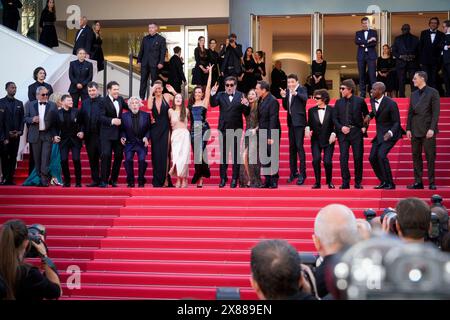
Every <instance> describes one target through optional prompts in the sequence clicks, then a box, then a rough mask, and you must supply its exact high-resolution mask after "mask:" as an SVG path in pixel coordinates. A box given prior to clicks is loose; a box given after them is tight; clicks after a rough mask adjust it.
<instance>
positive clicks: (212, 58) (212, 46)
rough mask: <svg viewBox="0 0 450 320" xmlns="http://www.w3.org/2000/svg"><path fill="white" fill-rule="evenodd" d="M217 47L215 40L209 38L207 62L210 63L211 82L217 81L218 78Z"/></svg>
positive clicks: (218, 57) (218, 58)
mask: <svg viewBox="0 0 450 320" xmlns="http://www.w3.org/2000/svg"><path fill="white" fill-rule="evenodd" d="M216 48H217V40H216V39H211V40H209V49H208V61H209V64H211V65H212V68H213V69H212V81H211V83H212V84H215V83H216V82H219V78H220V56H219V52H217V51H216Z"/></svg>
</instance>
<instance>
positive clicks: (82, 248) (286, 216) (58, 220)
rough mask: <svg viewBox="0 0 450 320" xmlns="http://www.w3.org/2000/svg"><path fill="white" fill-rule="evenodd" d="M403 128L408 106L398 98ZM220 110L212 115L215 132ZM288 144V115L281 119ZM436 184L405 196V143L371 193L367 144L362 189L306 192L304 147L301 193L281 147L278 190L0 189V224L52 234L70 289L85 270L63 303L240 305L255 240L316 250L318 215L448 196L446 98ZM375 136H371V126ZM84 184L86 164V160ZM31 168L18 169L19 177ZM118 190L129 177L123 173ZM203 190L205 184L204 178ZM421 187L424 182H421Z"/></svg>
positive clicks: (449, 115) (449, 118) (247, 294)
mask: <svg viewBox="0 0 450 320" xmlns="http://www.w3.org/2000/svg"><path fill="white" fill-rule="evenodd" d="M398 101H399V105H400V108H401V114H402V125H403V126H404V123H405V115H406V109H407V100H405V99H398ZM217 116H218V111H217V109H213V111H210V112H209V121H210V123H211V125H212V127H213V128H214V127H216V124H217ZM281 117H282V120H281V121H282V124H283V126H284V129H283V130H284V132H283V137H286V136H287V128H286V126H285V123H286V120H285V117H286V113H285V112H284V110H283V111H281ZM439 127H440V130H441V133H440V134H439V136H438V155H437V163H436V170H437V172H436V176H437V179H436V182H437V185H438V188H439V189H438V190H437V191H435V192H432V191H429V190H418V191H409V190H406V189H405V187H404V186H405V185H406V184H409V183H411V182H412V181H413V172H412V164H411V155H410V150H411V149H410V144H409V142H408V141H406V140H404V141H401V142H399V143H398V144H397V146H396V147H395V148H394V149H393V151H392V152H391V156H390V159H391V165H392V168H393V173H394V176H395V180H396V183H397V186H398V189H397V190H395V191H377V190H373V188H372V187H373V186H374V185H375V184H377V182H378V181H376V179H375V177H374V174H373V172H372V170H371V169H370V165H369V163H368V160H367V158H368V154H369V150H370V144H369V140H366V153H365V156H364V158H365V173H364V177H365V178H364V181H363V182H364V186H365V189H364V190H354V189H351V190H333V191H329V190H328V189H322V190H311V188H310V186H311V185H312V184H313V183H314V178H313V172H312V165H311V163H310V161H311V156H310V147H309V141H308V140H306V141H307V142H306V144H307V146H306V152H307V154H308V156H307V161H308V164H307V167H308V178H307V185H306V186H301V187H297V186H295V185H289V186H288V185H286V179H287V177H288V174H289V169H288V167H289V164H288V149H287V140H286V139H283V145H282V148H281V149H282V150H281V160H282V163H281V170H280V173H281V178H280V184H281V186H280V188H279V189H277V190H253V189H234V190H232V189H229V188H228V187H227V188H225V189H219V188H218V187H217V185H216V184H217V183H218V166H217V165H214V166H213V168H212V171H213V176H214V177H213V178H212V179H210V180H208V184H212V185H211V186H207V187H205V188H204V189H196V188H194V187H192V186H191V187H190V188H188V189H153V188H151V187H148V188H145V189H127V188H124V186H123V185H122V188H117V189H112V188H108V189H88V188H82V189H75V188H70V189H63V188H56V187H52V188H49V189H46V188H25V187H1V188H0V223H3V222H4V221H6V220H9V219H13V218H20V219H23V220H24V221H25V222H26V223H27V224H32V223H42V224H44V225H46V226H47V228H48V234H49V236H48V245H49V248H50V256H51V257H52V258H54V261H55V263H56V265H57V266H58V269H59V270H60V271H61V274H62V277H63V281H64V283H65V282H66V279H67V276H68V275H67V273H66V270H67V268H68V267H69V266H72V265H77V266H79V267H80V269H81V271H82V275H81V289H80V290H76V289H74V290H69V289H68V288H67V287H66V286H65V285H64V298H66V299H80V298H81V299H116V298H121V299H127V298H137V299H141V298H144V299H146V298H152V299H166V298H170V299H172V298H175V299H179V298H204V299H213V298H214V293H215V288H216V287H221V286H234V287H240V288H241V295H242V297H243V298H244V299H250V298H255V297H256V296H255V295H254V293H253V291H252V290H251V288H250V282H249V276H250V268H249V249H250V248H251V247H252V246H253V245H255V244H256V242H257V241H258V240H260V239H266V238H283V239H287V240H288V241H290V242H291V243H292V244H294V245H295V246H296V247H297V248H298V249H299V250H302V251H314V246H313V243H312V240H311V234H312V228H313V221H314V216H315V215H316V213H317V211H318V210H319V209H320V208H321V207H323V206H324V205H326V204H329V203H343V204H345V205H348V206H349V207H351V208H352V209H353V210H354V211H355V213H356V214H357V215H358V217H362V211H363V210H364V209H365V208H373V209H376V210H381V209H383V208H385V207H387V206H395V204H396V202H397V201H398V199H400V198H404V197H407V196H417V197H420V198H422V199H424V200H427V201H429V198H430V196H431V195H432V194H434V193H438V194H440V195H442V196H443V197H444V199H448V198H449V197H450V165H449V164H448V162H447V161H446V160H447V158H448V155H449V154H450V99H442V104H441V117H440V126H439ZM370 129H371V130H370V131H371V134H370V136H372V135H373V131H374V129H375V126H374V124H371V127H370ZM83 158H84V159H85V160H84V161H83V165H84V167H85V170H84V171H83V172H84V179H83V180H84V182H89V169H88V168H89V165H88V162H87V156H86V155H85V154H84V155H83ZM338 159H339V148H338V147H337V148H336V152H335V156H334V183H335V184H336V185H338V184H339V183H340V178H339V175H340V170H339V160H338ZM26 167H27V163H25V162H24V163H21V164H20V169H19V176H20V179H19V181H18V182H21V181H23V179H24V178H25V175H26V169H25V168H26ZM121 176H122V180H121V182H122V183H123V182H124V177H125V172H124V170H123V171H122V174H121ZM205 182H207V181H206V180H205ZM424 182H425V183H426V184H427V179H426V178H425V180H424Z"/></svg>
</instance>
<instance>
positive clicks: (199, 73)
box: [192, 36, 209, 87]
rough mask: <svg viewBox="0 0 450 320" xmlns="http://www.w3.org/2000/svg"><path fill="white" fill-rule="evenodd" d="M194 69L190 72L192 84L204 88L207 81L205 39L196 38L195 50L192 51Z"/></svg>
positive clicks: (207, 62)
mask: <svg viewBox="0 0 450 320" xmlns="http://www.w3.org/2000/svg"><path fill="white" fill-rule="evenodd" d="M194 56H195V67H194V69H193V70H192V84H193V85H197V86H202V87H203V86H206V82H207V81H208V64H209V61H208V60H209V59H208V58H209V57H208V51H207V50H206V48H205V37H203V36H202V37H199V38H198V45H197V48H195V50H194Z"/></svg>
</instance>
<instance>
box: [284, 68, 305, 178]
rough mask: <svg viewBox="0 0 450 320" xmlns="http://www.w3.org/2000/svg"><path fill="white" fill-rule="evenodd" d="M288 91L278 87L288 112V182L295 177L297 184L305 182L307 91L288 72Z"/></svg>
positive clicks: (296, 78)
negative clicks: (298, 160) (289, 172)
mask: <svg viewBox="0 0 450 320" xmlns="http://www.w3.org/2000/svg"><path fill="white" fill-rule="evenodd" d="M287 88H288V90H289V92H288V93H287V92H286V90H283V89H281V88H280V94H281V97H282V98H283V108H284V110H286V111H287V112H288V116H287V125H288V128H289V164H290V169H291V174H290V176H289V179H288V183H291V182H292V181H294V180H295V179H296V178H298V180H297V185H299V186H300V185H302V184H303V183H305V179H306V156H305V148H304V147H303V144H304V140H305V127H306V125H307V120H306V102H307V101H308V93H307V90H306V88H304V87H302V86H301V85H300V83H299V82H298V77H297V75H295V74H290V75H289V76H288V80H287ZM297 156H298V158H299V159H300V174H299V172H298V165H297Z"/></svg>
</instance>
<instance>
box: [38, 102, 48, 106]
mask: <svg viewBox="0 0 450 320" xmlns="http://www.w3.org/2000/svg"><path fill="white" fill-rule="evenodd" d="M39 105H40V106H46V105H47V102H39Z"/></svg>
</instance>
